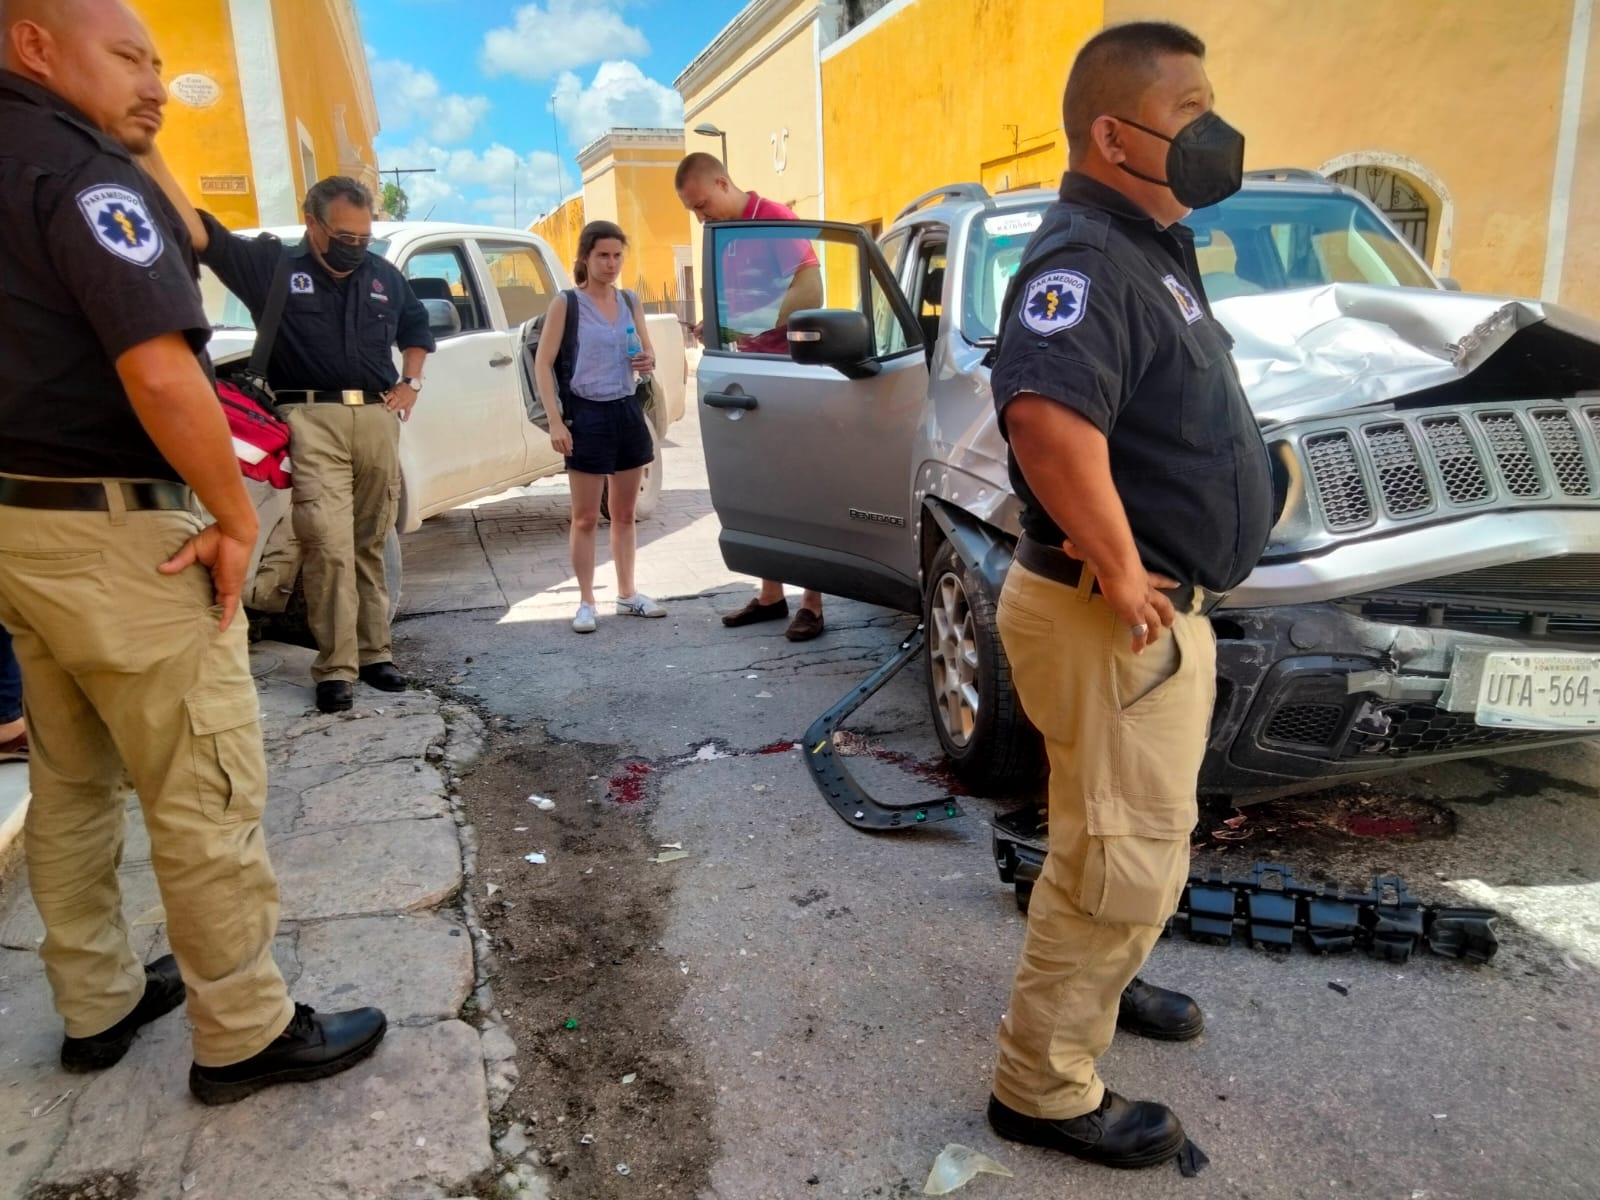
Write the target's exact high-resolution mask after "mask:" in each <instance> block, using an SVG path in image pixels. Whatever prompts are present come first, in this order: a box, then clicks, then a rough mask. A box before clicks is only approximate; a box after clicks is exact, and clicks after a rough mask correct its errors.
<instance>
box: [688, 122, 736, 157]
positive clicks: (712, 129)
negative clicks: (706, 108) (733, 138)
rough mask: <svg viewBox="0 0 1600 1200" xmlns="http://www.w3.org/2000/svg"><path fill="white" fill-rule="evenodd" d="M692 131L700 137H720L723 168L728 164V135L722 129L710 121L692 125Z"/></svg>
mask: <svg viewBox="0 0 1600 1200" xmlns="http://www.w3.org/2000/svg"><path fill="white" fill-rule="evenodd" d="M694 131H695V132H696V133H698V134H699V135H700V136H701V137H714V138H721V139H722V165H723V167H724V168H726V167H727V165H728V135H727V134H726V133H724V132H722V130H720V129H718V128H717V127H716V126H715V125H713V124H711V122H710V121H706V122H703V123H702V124H699V125H696V126H695V127H694Z"/></svg>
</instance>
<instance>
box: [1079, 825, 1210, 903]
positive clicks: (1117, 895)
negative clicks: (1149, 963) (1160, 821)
mask: <svg viewBox="0 0 1600 1200" xmlns="http://www.w3.org/2000/svg"><path fill="white" fill-rule="evenodd" d="M1188 875H1189V830H1188V829H1185V830H1184V831H1183V834H1182V836H1179V837H1133V836H1128V837H1098V836H1091V837H1090V838H1089V850H1088V853H1087V854H1086V855H1085V856H1084V861H1083V873H1082V875H1081V876H1080V884H1079V892H1078V896H1077V903H1078V907H1079V908H1081V909H1082V910H1083V911H1084V912H1085V913H1086V914H1087V915H1088V916H1089V917H1091V918H1092V919H1093V920H1096V921H1104V922H1106V923H1107V924H1113V925H1165V924H1166V922H1167V918H1168V917H1170V916H1171V915H1172V914H1173V913H1174V912H1175V911H1177V907H1178V898H1179V896H1180V895H1181V894H1182V892H1183V885H1184V882H1185V881H1186V880H1187V878H1188Z"/></svg>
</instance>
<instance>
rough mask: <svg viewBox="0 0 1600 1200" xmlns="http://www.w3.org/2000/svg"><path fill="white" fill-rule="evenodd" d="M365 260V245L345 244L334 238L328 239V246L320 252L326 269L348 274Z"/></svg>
mask: <svg viewBox="0 0 1600 1200" xmlns="http://www.w3.org/2000/svg"><path fill="white" fill-rule="evenodd" d="M366 260H367V248H366V247H365V246H346V245H345V244H344V243H343V242H341V241H338V240H337V239H335V238H331V237H330V238H329V239H328V248H327V249H326V250H324V251H323V252H322V261H323V262H325V263H327V264H328V270H330V271H335V272H337V273H338V274H340V275H348V274H349V273H350V272H351V271H354V270H355V269H356V268H357V267H359V266H360V265H361V264H362V263H364V262H365V261H366Z"/></svg>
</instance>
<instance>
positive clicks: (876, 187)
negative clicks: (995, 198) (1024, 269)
mask: <svg viewBox="0 0 1600 1200" xmlns="http://www.w3.org/2000/svg"><path fill="white" fill-rule="evenodd" d="M1101 20H1102V4H1101V3H1100V0H917V3H915V4H911V5H908V6H907V7H905V8H904V9H902V10H900V11H899V12H896V13H894V14H893V15H892V16H890V17H889V18H888V19H887V20H885V21H884V22H883V23H882V24H881V25H879V26H877V27H876V28H873V29H871V30H868V31H867V32H866V33H865V34H863V35H862V36H860V37H859V38H857V39H856V40H854V41H853V42H850V43H848V44H846V45H843V46H842V47H840V48H839V49H837V50H833V51H825V52H824V57H823V60H822V104H823V107H822V130H823V132H822V136H823V145H824V158H825V161H824V173H825V177H826V180H827V193H828V196H827V212H828V216H829V218H830V219H833V220H839V221H855V222H858V223H870V222H873V221H881V222H882V223H883V225H884V226H885V227H886V226H887V225H888V224H889V223H890V222H891V221H893V219H894V217H895V214H896V213H897V212H899V211H900V209H901V208H902V207H903V206H904V205H905V204H906V202H907V201H909V200H911V199H913V198H914V197H916V196H918V195H920V194H921V193H923V192H925V191H928V190H929V189H930V188H935V187H938V186H940V185H942V184H947V183H957V182H964V181H970V180H977V181H978V182H981V183H983V184H984V185H985V186H987V187H989V188H990V190H992V191H993V190H999V189H1000V188H1002V187H1003V186H1009V187H1013V188H1016V187H1024V186H1028V185H1030V184H1038V183H1044V184H1049V185H1054V184H1055V183H1056V181H1057V180H1058V179H1059V178H1060V175H1061V172H1062V171H1063V170H1064V169H1065V167H1066V161H1067V151H1066V138H1065V135H1064V134H1062V132H1061V89H1062V88H1063V86H1065V84H1066V80H1067V70H1068V68H1069V67H1070V66H1071V65H1072V58H1073V56H1074V55H1075V54H1076V53H1077V51H1078V47H1079V46H1081V45H1082V44H1083V42H1084V41H1085V40H1087V39H1088V37H1089V36H1090V35H1091V34H1093V33H1094V32H1095V31H1096V30H1097V29H1099V28H1100V25H1101Z"/></svg>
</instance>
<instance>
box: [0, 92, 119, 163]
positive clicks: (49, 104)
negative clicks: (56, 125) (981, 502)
mask: <svg viewBox="0 0 1600 1200" xmlns="http://www.w3.org/2000/svg"><path fill="white" fill-rule="evenodd" d="M6 93H9V94H10V95H11V96H13V97H15V98H16V99H18V100H20V101H22V102H23V103H24V104H32V105H34V106H35V107H37V108H44V109H48V110H50V111H51V112H53V113H55V114H56V115H57V116H59V117H60V118H61V119H62V120H64V121H68V122H70V123H71V124H73V125H77V126H79V127H80V128H81V129H83V131H84V132H85V133H87V134H89V135H90V136H91V137H93V138H94V139H95V140H96V141H97V142H99V143H100V145H101V146H102V147H103V148H104V149H105V150H106V152H107V153H110V154H115V155H117V156H119V157H121V158H126V159H128V160H129V161H130V162H131V161H132V157H133V156H132V155H130V154H129V153H128V148H127V147H126V146H124V145H123V144H122V143H121V142H119V141H117V140H116V139H115V138H109V137H107V136H106V135H105V133H104V132H103V131H102V130H101V129H100V127H99V126H98V125H96V124H95V123H94V122H93V121H91V120H90V119H89V118H88V117H87V116H86V115H85V114H84V112H83V110H82V109H80V108H78V107H77V105H75V104H73V103H72V102H71V101H69V100H65V99H63V98H62V97H60V96H58V95H56V94H55V93H54V92H52V91H51V90H50V89H49V88H47V87H41V86H40V85H39V84H37V83H35V82H33V80H31V79H27V78H25V77H23V76H21V75H18V74H17V73H16V72H15V71H7V70H4V69H0V94H6Z"/></svg>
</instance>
